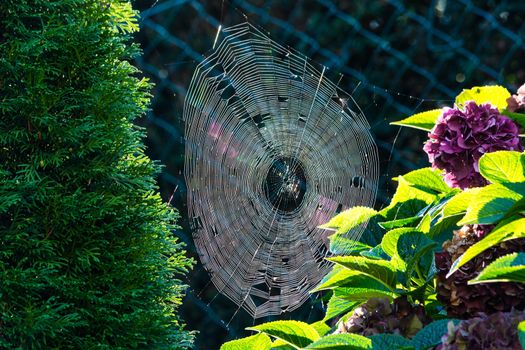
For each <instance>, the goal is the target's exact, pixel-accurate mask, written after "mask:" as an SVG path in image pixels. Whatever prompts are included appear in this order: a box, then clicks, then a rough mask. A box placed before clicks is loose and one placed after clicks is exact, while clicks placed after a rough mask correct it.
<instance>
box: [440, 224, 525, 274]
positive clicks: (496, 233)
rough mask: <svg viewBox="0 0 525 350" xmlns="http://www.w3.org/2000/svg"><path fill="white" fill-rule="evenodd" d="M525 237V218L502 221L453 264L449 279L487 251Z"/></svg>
mask: <svg viewBox="0 0 525 350" xmlns="http://www.w3.org/2000/svg"><path fill="white" fill-rule="evenodd" d="M522 237H525V218H520V217H511V218H509V219H506V220H504V221H502V222H501V223H500V224H498V226H496V227H495V228H494V229H493V230H492V231H491V232H490V233H488V234H487V235H486V236H485V237H483V239H481V240H480V241H478V242H476V243H474V244H473V245H472V246H470V247H469V248H468V249H467V250H466V251H465V252H464V253H463V254H462V255H461V256H460V257H459V258H457V259H456V261H454V263H453V264H452V266H451V268H450V271H449V273H448V274H447V278H448V277H449V276H450V275H452V274H453V273H454V272H456V271H457V270H458V269H459V268H460V267H461V266H463V265H465V264H466V263H468V262H469V261H470V260H472V259H474V258H475V257H476V256H478V255H479V254H481V253H482V252H484V251H485V250H487V249H489V248H490V247H493V246H495V245H497V244H499V243H501V242H503V241H507V240H510V239H516V238H522Z"/></svg>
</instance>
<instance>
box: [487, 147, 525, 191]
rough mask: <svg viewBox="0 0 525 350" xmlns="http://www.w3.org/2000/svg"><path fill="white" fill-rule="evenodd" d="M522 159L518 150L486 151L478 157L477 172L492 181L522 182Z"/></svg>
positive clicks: (524, 177)
mask: <svg viewBox="0 0 525 350" xmlns="http://www.w3.org/2000/svg"><path fill="white" fill-rule="evenodd" d="M523 161H524V156H523V154H521V153H520V152H514V151H498V152H491V153H486V154H484V155H483V156H482V157H481V158H480V159H479V172H480V173H481V175H483V177H484V178H485V179H487V180H489V181H490V182H492V183H505V182H523V181H525V174H524V169H523Z"/></svg>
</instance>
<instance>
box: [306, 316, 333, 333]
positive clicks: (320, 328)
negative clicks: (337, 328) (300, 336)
mask: <svg viewBox="0 0 525 350" xmlns="http://www.w3.org/2000/svg"><path fill="white" fill-rule="evenodd" d="M310 326H312V327H313V328H314V329H315V330H316V331H317V333H318V334H319V335H320V336H321V337H322V336H323V335H325V334H326V333H328V332H329V331H330V329H331V328H330V327H329V326H328V325H327V324H326V323H325V322H324V320H321V321H317V322H314V323H312V324H311V325H310Z"/></svg>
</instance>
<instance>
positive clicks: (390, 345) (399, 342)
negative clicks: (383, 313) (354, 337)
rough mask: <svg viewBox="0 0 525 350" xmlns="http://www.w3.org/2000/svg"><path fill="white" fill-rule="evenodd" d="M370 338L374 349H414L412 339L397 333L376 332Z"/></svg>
mask: <svg viewBox="0 0 525 350" xmlns="http://www.w3.org/2000/svg"><path fill="white" fill-rule="evenodd" d="M370 340H371V341H372V349H373V350H401V349H406V350H409V349H414V347H413V346H412V342H411V341H410V340H408V339H406V338H403V337H402V336H400V335H397V334H374V335H373V336H371V337H370Z"/></svg>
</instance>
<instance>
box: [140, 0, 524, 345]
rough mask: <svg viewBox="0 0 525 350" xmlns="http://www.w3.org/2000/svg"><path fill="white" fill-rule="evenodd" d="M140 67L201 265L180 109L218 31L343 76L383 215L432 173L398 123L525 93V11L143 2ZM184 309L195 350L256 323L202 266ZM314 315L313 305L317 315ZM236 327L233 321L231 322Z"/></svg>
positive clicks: (387, 3)
mask: <svg viewBox="0 0 525 350" xmlns="http://www.w3.org/2000/svg"><path fill="white" fill-rule="evenodd" d="M135 6H136V8H138V9H139V10H140V11H141V15H140V24H141V32H140V33H139V34H138V38H137V39H138V40H139V42H140V44H141V47H142V49H143V55H142V56H141V57H138V58H137V59H136V62H135V63H136V65H137V66H138V67H139V68H140V69H141V70H142V71H143V72H144V74H145V75H146V76H147V77H149V78H150V79H151V81H152V82H153V83H155V87H154V89H153V100H152V104H151V111H150V112H149V113H148V115H147V116H146V117H145V118H143V119H142V120H140V122H139V123H140V125H142V126H144V127H146V129H147V133H148V139H147V146H148V153H149V155H150V156H151V157H152V158H153V159H156V160H159V161H160V162H161V163H162V164H164V166H165V167H164V169H163V172H162V174H161V175H160V178H159V184H160V189H161V193H162V195H163V197H164V198H165V199H166V200H171V203H172V204H173V205H174V206H176V207H177V208H178V209H179V210H180V213H181V215H182V220H181V226H182V229H181V230H180V231H179V232H178V235H179V236H180V237H181V239H182V240H184V241H185V242H186V243H187V245H188V251H189V254H192V255H194V256H195V250H194V247H193V244H192V241H191V233H190V232H189V227H188V225H187V219H186V218H185V212H186V207H185V205H186V203H185V201H186V189H185V184H184V177H183V164H184V135H183V130H184V125H183V123H182V118H181V116H182V105H183V101H184V97H185V95H186V91H187V88H188V85H189V82H190V80H191V77H192V74H193V71H194V68H195V67H196V65H197V64H198V63H199V62H201V61H202V60H203V58H204V57H205V56H206V54H207V53H209V52H210V50H211V49H212V45H213V42H214V39H215V36H216V34H217V29H218V27H219V26H220V25H222V26H223V27H226V26H231V25H234V24H238V23H241V22H245V21H248V22H249V23H251V24H252V25H254V26H257V27H258V28H260V30H262V31H264V32H265V33H267V35H268V36H269V37H271V38H272V39H273V40H275V41H276V42H278V43H280V44H281V45H283V46H289V47H291V48H293V49H295V50H297V51H299V52H301V53H303V54H304V55H306V56H307V57H309V58H310V59H311V60H312V62H317V63H318V64H321V65H324V66H326V67H327V68H328V69H329V70H330V71H331V72H332V74H342V76H341V82H340V86H341V88H342V89H343V90H346V91H349V92H353V97H354V98H355V100H356V101H357V103H358V104H359V105H360V107H361V109H362V110H363V112H364V113H365V115H366V117H367V118H368V121H369V123H370V125H371V126H372V133H373V134H374V137H375V139H376V143H377V145H378V148H379V155H380V160H381V164H380V165H381V171H382V176H381V180H380V188H379V198H378V201H377V202H378V203H377V206H378V207H380V206H382V205H384V204H385V202H387V201H388V197H389V196H391V195H392V191H393V185H392V183H391V181H390V180H389V179H390V178H391V177H392V176H396V175H399V174H402V173H404V172H406V171H409V170H410V169H414V168H416V167H421V166H426V164H428V163H427V158H426V155H425V154H424V153H423V151H422V150H421V148H422V143H423V142H424V140H425V138H426V135H425V133H424V132H417V131H412V130H402V129H399V128H398V127H393V126H389V122H391V121H394V120H397V119H401V118H403V117H405V116H407V115H409V114H412V113H415V112H419V111H423V110H427V109H430V108H436V107H439V106H443V105H451V104H452V103H453V98H454V96H455V95H456V94H457V93H458V92H459V91H461V89H463V88H468V87H471V86H474V85H482V84H501V85H504V86H506V87H507V88H509V89H510V90H511V91H514V90H516V88H517V87H518V86H519V85H521V84H522V83H525V66H524V64H523V63H524V62H525V44H524V38H525V2H524V1H519V0H499V1H495V0H489V1H471V0H434V1H409V0H405V1H403V0H371V1H344V0H340V1H335V0H334V1H332V0H299V1H289V0H281V1H277V0H266V1H262V0H260V1H257V0H224V1H223V0H207V1H196V0H141V1H137V2H136V4H135ZM187 283H188V285H189V286H190V288H189V289H188V295H187V297H186V299H185V303H184V306H183V308H182V312H183V314H184V315H183V316H184V317H185V319H186V321H187V327H188V328H189V329H193V330H198V331H200V334H199V335H198V336H197V341H196V345H195V347H196V348H197V349H215V348H218V347H219V346H220V344H221V343H222V342H224V341H226V340H227V339H231V338H233V337H237V336H241V335H243V331H242V329H244V327H246V326H248V325H251V324H253V323H254V322H256V323H258V322H265V321H268V320H267V319H261V320H253V319H252V318H251V317H249V316H248V315H247V314H243V313H242V312H241V313H239V314H236V315H235V317H233V316H234V315H233V313H234V311H235V310H236V307H235V305H234V304H232V303H231V302H229V301H228V300H227V299H225V298H223V297H221V296H218V293H217V291H216V290H215V289H214V288H213V286H211V285H210V284H209V277H208V276H207V273H206V272H205V271H204V270H203V269H202V267H200V266H197V267H196V268H195V270H194V271H193V272H192V273H191V274H190V276H189V277H188V280H187ZM312 305H313V306H312ZM321 312H322V300H320V299H319V298H318V299H316V301H315V302H314V303H313V304H312V303H307V304H306V305H305V306H304V307H303V308H301V309H300V310H297V311H296V312H294V313H293V314H291V315H284V317H285V318H294V319H302V320H305V321H308V320H309V319H310V321H311V320H313V319H314V318H316V317H318V316H319V315H320V313H321ZM232 317H233V318H232Z"/></svg>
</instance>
